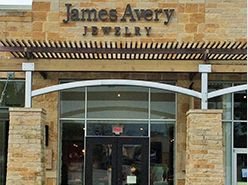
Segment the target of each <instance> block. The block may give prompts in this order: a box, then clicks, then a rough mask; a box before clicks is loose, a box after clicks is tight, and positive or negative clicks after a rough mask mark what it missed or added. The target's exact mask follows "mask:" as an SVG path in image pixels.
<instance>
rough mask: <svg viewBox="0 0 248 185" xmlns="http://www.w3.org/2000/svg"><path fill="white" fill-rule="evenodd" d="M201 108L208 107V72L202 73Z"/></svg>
mask: <svg viewBox="0 0 248 185" xmlns="http://www.w3.org/2000/svg"><path fill="white" fill-rule="evenodd" d="M201 95H202V97H201V109H208V73H207V72H203V73H201Z"/></svg>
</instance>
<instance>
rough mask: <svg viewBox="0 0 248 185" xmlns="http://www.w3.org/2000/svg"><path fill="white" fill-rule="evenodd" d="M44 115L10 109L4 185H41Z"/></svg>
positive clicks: (43, 173) (43, 161)
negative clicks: (5, 180)
mask: <svg viewBox="0 0 248 185" xmlns="http://www.w3.org/2000/svg"><path fill="white" fill-rule="evenodd" d="M44 125H45V112H44V111H43V110H42V109H25V108H10V126H9V141H8V165H7V182H6V184H7V185H13V184H18V185H44V184H45V154H44V150H45V144H44Z"/></svg>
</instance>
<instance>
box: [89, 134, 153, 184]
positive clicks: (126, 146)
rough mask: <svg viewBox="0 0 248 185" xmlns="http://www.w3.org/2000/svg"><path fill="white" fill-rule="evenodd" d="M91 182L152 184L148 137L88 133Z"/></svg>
mask: <svg viewBox="0 0 248 185" xmlns="http://www.w3.org/2000/svg"><path fill="white" fill-rule="evenodd" d="M86 148H87V151H86V170H85V181H86V183H85V184H87V185H129V184H133V185H148V159H149V158H148V152H149V140H148V138H138V137H137V138H136V137H132V138H128V137H87V138H86Z"/></svg>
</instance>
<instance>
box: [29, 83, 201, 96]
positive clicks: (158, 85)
mask: <svg viewBox="0 0 248 185" xmlns="http://www.w3.org/2000/svg"><path fill="white" fill-rule="evenodd" d="M104 85H105V86H107V85H128V86H139V87H147V88H155V89H160V90H167V91H172V92H176V93H181V94H185V95H189V96H193V97H196V98H199V99H201V93H199V92H197V91H194V90H190V89H186V88H183V87H178V86H175V85H168V84H163V83H158V82H148V81H142V80H88V81H78V82H70V83H65V84H60V85H54V86H50V87H45V88H42V89H38V90H34V91H32V97H34V96H38V95H42V94H46V93H50V92H55V91H61V90H66V89H72V88H77V87H91V86H104Z"/></svg>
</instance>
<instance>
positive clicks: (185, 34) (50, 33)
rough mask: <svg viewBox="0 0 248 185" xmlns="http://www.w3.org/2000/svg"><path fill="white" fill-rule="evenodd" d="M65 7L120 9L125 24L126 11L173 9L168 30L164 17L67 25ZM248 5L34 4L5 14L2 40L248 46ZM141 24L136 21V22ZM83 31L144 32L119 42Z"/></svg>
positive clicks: (177, 1)
mask: <svg viewBox="0 0 248 185" xmlns="http://www.w3.org/2000/svg"><path fill="white" fill-rule="evenodd" d="M66 3H71V4H72V8H76V9H79V10H81V9H93V8H95V9H96V10H98V11H99V10H100V9H106V10H107V11H109V10H110V9H116V10H117V11H118V16H119V18H121V16H122V15H123V13H124V11H125V8H126V5H127V4H130V5H131V7H132V9H135V8H136V9H151V10H153V11H154V10H156V9H174V10H175V11H174V13H173V15H172V17H171V20H170V22H169V24H167V25H165V24H164V19H165V18H163V16H162V14H161V15H160V17H159V19H160V20H159V21H154V18H155V17H153V20H152V21H145V20H144V18H143V19H141V20H139V21H138V20H137V21H135V22H130V21H129V20H128V21H127V22H121V21H119V19H118V20H117V21H115V22H111V21H98V22H94V21H91V22H89V21H85V22H82V21H74V22H73V21H72V22H70V23H67V24H65V23H63V20H64V19H66V7H65V4H66ZM246 4H247V1H246V0H226V1H223V0H166V1H163V0H156V1H154V0H151V1H142V0H133V1H118V0H87V1H85V0H70V1H68V0H33V6H32V10H30V11H27V10H16V11H10V10H1V11H0V39H5V38H9V39H34V40H72V41H74V40H81V41H85V40H87V41H121V42H123V41H142V42H152V41H153V42H154V41H155V42H166V41H179V42H182V41H185V42H187V41H241V40H242V41H246V32H247V27H246V15H247V10H246V7H247V6H246ZM135 18H136V19H137V17H135ZM84 26H87V27H89V31H90V30H91V27H92V26H97V27H99V28H101V27H102V26H110V27H115V26H120V27H121V28H124V27H126V26H127V27H129V28H130V29H131V31H132V32H133V29H134V27H135V26H137V27H140V28H141V32H140V33H141V35H140V36H135V35H133V34H132V35H131V36H129V37H125V36H123V34H122V35H121V36H115V35H114V30H113V29H112V31H111V32H110V34H109V35H104V34H103V32H99V34H98V35H97V36H92V34H90V33H89V34H88V35H86V36H83V29H84ZM145 26H150V27H152V31H151V34H150V36H146V35H145V34H144V32H145V29H144V27H145Z"/></svg>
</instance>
